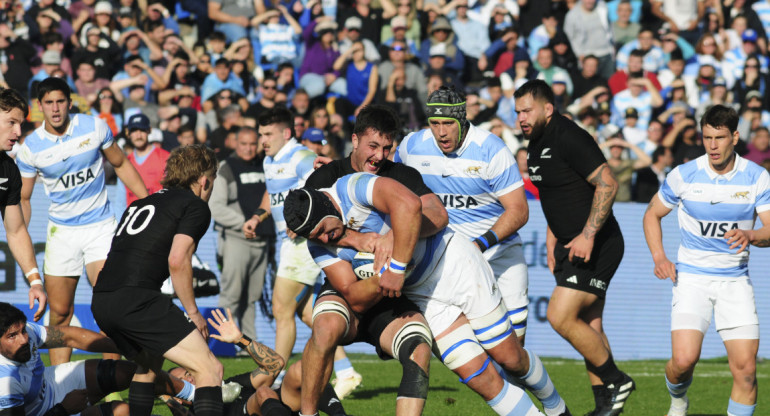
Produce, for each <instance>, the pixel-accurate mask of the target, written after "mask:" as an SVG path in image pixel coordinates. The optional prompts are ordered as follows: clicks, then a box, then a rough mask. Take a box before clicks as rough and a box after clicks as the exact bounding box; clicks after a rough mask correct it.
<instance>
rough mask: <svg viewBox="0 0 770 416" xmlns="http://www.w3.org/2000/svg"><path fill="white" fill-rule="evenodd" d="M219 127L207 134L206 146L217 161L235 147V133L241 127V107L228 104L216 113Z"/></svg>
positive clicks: (226, 155)
mask: <svg viewBox="0 0 770 416" xmlns="http://www.w3.org/2000/svg"><path fill="white" fill-rule="evenodd" d="M217 119H218V120H219V127H217V128H216V129H215V130H214V131H212V132H211V134H209V137H208V143H207V144H208V146H209V147H211V148H212V149H214V152H215V153H216V154H217V159H221V160H224V159H225V158H227V157H228V156H230V153H232V151H233V150H235V147H236V138H235V133H236V132H237V130H238V129H240V128H241V127H243V124H244V123H243V114H242V113H241V107H239V106H238V105H237V104H230V105H228V106H226V107H224V108H222V109H221V110H219V112H218V113H217Z"/></svg>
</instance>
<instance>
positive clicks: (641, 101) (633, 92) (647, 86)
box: [612, 77, 663, 129]
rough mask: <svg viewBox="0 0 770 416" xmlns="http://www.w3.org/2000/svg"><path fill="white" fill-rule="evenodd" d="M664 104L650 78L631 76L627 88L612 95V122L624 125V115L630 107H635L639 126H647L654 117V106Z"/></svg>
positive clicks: (644, 127) (643, 127)
mask: <svg viewBox="0 0 770 416" xmlns="http://www.w3.org/2000/svg"><path fill="white" fill-rule="evenodd" d="M661 105H663V98H662V97H661V96H660V93H658V90H657V89H656V88H655V86H654V85H653V84H652V81H650V80H649V78H645V77H634V78H629V79H628V82H627V88H626V89H625V90H623V91H620V92H619V93H617V94H615V96H614V97H612V120H613V121H612V122H613V123H614V124H615V125H616V126H622V125H624V124H625V123H624V122H623V115H624V114H625V112H626V109H628V108H635V109H636V110H637V111H638V114H639V124H638V127H639V128H642V129H646V128H647V124H648V123H649V122H650V118H651V117H652V110H653V108H657V107H660V106H661Z"/></svg>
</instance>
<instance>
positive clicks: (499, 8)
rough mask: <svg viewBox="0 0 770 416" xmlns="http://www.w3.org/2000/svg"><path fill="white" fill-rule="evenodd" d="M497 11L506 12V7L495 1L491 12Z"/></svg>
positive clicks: (495, 12)
mask: <svg viewBox="0 0 770 416" xmlns="http://www.w3.org/2000/svg"><path fill="white" fill-rule="evenodd" d="M497 13H502V14H508V8H507V7H505V5H504V4H503V3H497V4H495V7H493V8H492V14H497Z"/></svg>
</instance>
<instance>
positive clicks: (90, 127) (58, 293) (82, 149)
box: [16, 78, 147, 364]
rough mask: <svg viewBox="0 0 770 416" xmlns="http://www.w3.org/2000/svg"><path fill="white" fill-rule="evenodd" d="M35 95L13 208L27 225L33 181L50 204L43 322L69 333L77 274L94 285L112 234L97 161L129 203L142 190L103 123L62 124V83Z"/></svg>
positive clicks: (56, 353)
mask: <svg viewBox="0 0 770 416" xmlns="http://www.w3.org/2000/svg"><path fill="white" fill-rule="evenodd" d="M37 91H38V92H37V100H38V103H39V105H40V108H41V109H42V110H43V116H44V118H45V121H44V122H43V125H42V126H40V127H39V128H38V129H36V130H35V131H34V132H33V133H32V134H30V135H29V136H28V137H27V138H26V139H25V140H24V143H23V144H22V145H21V147H20V149H19V152H18V155H17V156H16V161H17V163H18V165H19V171H21V176H22V188H21V208H22V210H23V211H24V219H25V221H27V225H29V221H30V215H31V213H32V208H31V206H30V197H31V196H32V191H33V189H34V187H35V182H36V179H37V176H38V175H41V176H42V178H43V184H44V185H45V189H46V194H48V196H49V197H50V198H51V206H50V207H49V209H48V238H47V240H46V244H45V262H44V263H43V268H44V270H43V271H44V274H45V288H46V292H47V293H48V294H49V297H48V308H49V309H50V322H51V325H69V323H70V321H71V320H72V316H73V314H74V310H75V309H74V298H75V288H76V287H77V284H78V279H79V278H80V275H81V274H83V266H84V265H85V269H86V274H87V276H88V280H89V282H90V283H91V285H94V284H95V283H96V277H97V275H98V274H99V271H100V270H101V269H102V267H103V266H104V260H105V259H106V258H107V253H108V252H109V251H110V242H111V241H112V236H113V234H114V233H115V227H116V223H115V216H114V215H113V213H112V210H110V206H109V201H108V200H107V187H106V185H105V182H104V169H103V168H102V162H103V158H102V154H104V158H106V159H107V161H108V162H110V164H112V165H113V166H114V167H115V173H117V175H118V177H119V178H120V180H121V181H123V183H124V184H126V187H127V188H128V189H129V190H131V192H133V193H134V195H136V196H137V197H139V198H144V197H145V196H147V188H145V186H144V183H143V182H142V178H141V177H140V176H139V173H137V171H136V169H135V168H134V166H133V165H132V164H131V163H129V162H128V160H127V159H126V156H125V154H124V153H123V151H122V150H121V149H120V147H118V145H117V143H116V142H115V140H113V137H112V130H110V128H109V127H108V126H107V123H105V122H104V121H102V120H101V119H99V118H97V117H92V116H89V115H85V114H75V115H73V116H71V117H70V114H69V108H70V106H71V105H72V102H71V101H70V88H69V86H68V85H67V82H66V81H64V80H63V79H61V78H47V79H45V80H43V81H42V82H41V83H40V84H39V85H38V90H37ZM71 354H72V350H71V349H69V348H64V349H54V350H52V351H50V356H51V363H52V364H60V363H64V362H67V361H69V359H70V355H71ZM113 358H119V357H113Z"/></svg>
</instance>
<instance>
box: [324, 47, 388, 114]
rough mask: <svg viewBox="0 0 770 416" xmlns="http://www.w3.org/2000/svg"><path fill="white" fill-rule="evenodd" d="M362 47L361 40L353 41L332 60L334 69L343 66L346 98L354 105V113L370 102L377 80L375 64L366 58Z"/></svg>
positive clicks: (375, 90)
mask: <svg viewBox="0 0 770 416" xmlns="http://www.w3.org/2000/svg"><path fill="white" fill-rule="evenodd" d="M364 49H365V48H364V43H363V42H362V41H356V42H353V45H352V46H351V47H350V49H348V50H347V51H346V52H344V53H343V54H341V55H340V57H339V58H337V60H336V61H335V62H334V70H335V71H340V70H342V69H343V68H345V80H346V81H347V92H348V93H347V95H346V98H347V99H348V101H350V103H351V104H353V105H354V106H355V110H354V112H353V114H354V115H358V112H359V111H361V109H362V108H364V107H366V106H367V105H369V104H371V103H372V101H373V100H374V95H375V94H376V93H377V83H378V82H379V76H378V74H377V65H375V64H373V63H372V62H370V61H369V60H368V59H366V56H365V51H364ZM348 61H350V62H348Z"/></svg>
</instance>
